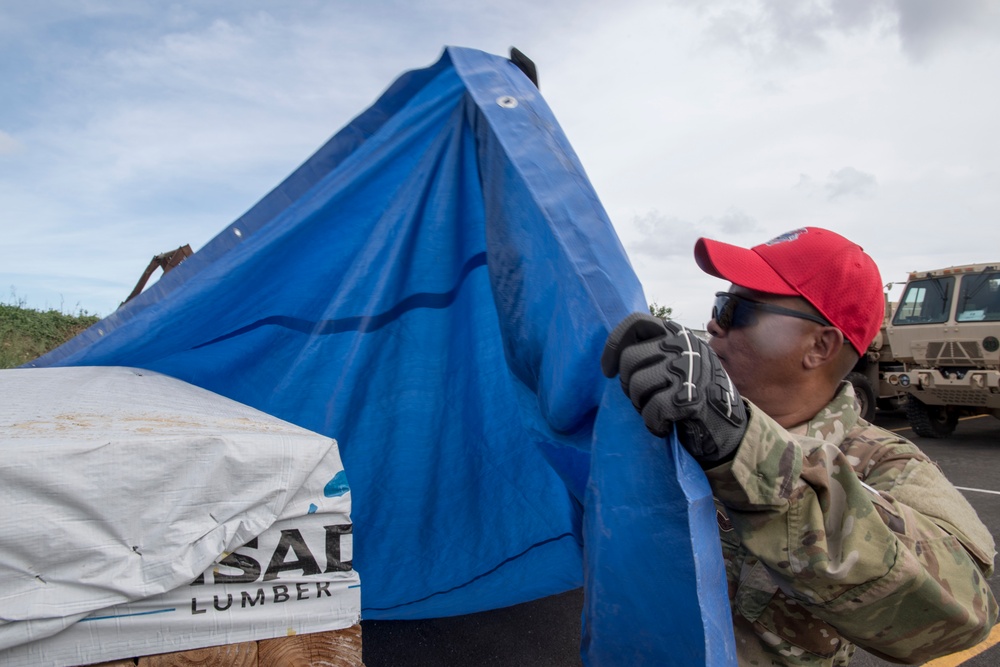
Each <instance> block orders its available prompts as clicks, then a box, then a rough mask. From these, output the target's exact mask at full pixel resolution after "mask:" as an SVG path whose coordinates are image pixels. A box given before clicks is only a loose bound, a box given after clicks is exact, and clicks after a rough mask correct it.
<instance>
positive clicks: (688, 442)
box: [601, 313, 747, 463]
mask: <svg viewBox="0 0 1000 667" xmlns="http://www.w3.org/2000/svg"><path fill="white" fill-rule="evenodd" d="M601 370H602V371H603V372H604V375H605V376H606V377H609V378H611V377H614V376H615V375H617V374H619V373H620V374H621V383H622V390H624V392H625V395H626V396H628V397H629V398H630V399H631V400H632V405H634V406H635V409H636V410H638V411H639V412H640V414H642V419H643V421H644V422H645V423H646V428H647V429H649V430H650V431H651V432H652V433H653V435H656V436H659V437H666V436H667V435H669V434H670V430H671V428H673V426H674V424H676V425H677V438H678V439H679V440H680V442H681V444H682V445H684V448H685V449H687V450H688V451H689V452H691V455H692V456H694V457H695V459H697V460H698V461H700V462H703V463H713V462H718V461H722V460H725V459H727V458H729V457H730V455H732V454H733V453H734V452H735V451H736V447H737V445H739V443H740V440H742V439H743V434H744V433H745V432H746V430H747V410H746V407H745V406H744V405H743V401H742V400H741V399H740V395H739V393H738V392H737V391H736V387H734V386H733V383H732V380H730V379H729V375H727V374H726V371H725V370H723V368H722V364H721V363H720V361H719V358H718V357H717V356H716V355H715V352H713V351H712V349H711V348H710V347H709V346H708V344H707V343H706V342H705V341H703V340H701V339H700V338H698V337H697V336H695V335H694V334H693V333H691V331H690V330H688V329H685V328H684V327H682V326H680V325H678V324H676V323H674V322H664V321H663V320H661V319H659V318H657V317H653V316H652V315H647V314H645V313H633V314H631V315H629V316H628V317H626V318H625V319H624V320H622V322H621V324H619V325H618V326H617V327H615V330H614V331H612V332H611V335H610V336H608V341H607V343H606V344H605V346H604V354H603V355H601Z"/></svg>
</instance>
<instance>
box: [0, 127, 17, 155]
mask: <svg viewBox="0 0 1000 667" xmlns="http://www.w3.org/2000/svg"><path fill="white" fill-rule="evenodd" d="M20 149H21V144H20V143H19V142H18V141H17V139H15V138H14V137H12V136H10V135H9V134H7V133H6V132H4V131H3V130H0V155H4V154H6V153H13V152H15V151H18V150H20Z"/></svg>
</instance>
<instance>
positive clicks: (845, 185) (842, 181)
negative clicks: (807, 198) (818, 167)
mask: <svg viewBox="0 0 1000 667" xmlns="http://www.w3.org/2000/svg"><path fill="white" fill-rule="evenodd" d="M875 187H876V182H875V177H874V176H872V175H871V174H866V173H865V172H863V171H858V170H857V169H855V168H854V167H844V168H843V169H838V170H837V171H831V172H830V175H829V176H828V177H827V179H826V185H825V189H826V196H827V199H837V198H839V197H846V196H854V197H866V196H869V195H871V194H872V193H873V192H874V191H875Z"/></svg>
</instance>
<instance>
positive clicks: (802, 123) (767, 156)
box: [0, 0, 1000, 328]
mask: <svg viewBox="0 0 1000 667" xmlns="http://www.w3.org/2000/svg"><path fill="white" fill-rule="evenodd" d="M445 45H456V46H467V47H474V48H478V49H481V50H483V51H487V52H490V53H495V54H500V55H506V54H507V53H508V50H509V47H510V46H512V45H513V46H517V47H518V48H519V49H521V50H522V51H524V52H525V53H527V54H528V55H529V56H530V57H531V58H532V59H533V60H534V61H535V62H536V64H537V65H538V68H539V79H540V84H541V91H542V94H543V96H544V97H545V99H546V100H547V101H548V103H549V105H550V106H551V107H552V109H553V111H554V112H555V114H556V117H557V118H558V119H559V121H560V123H561V125H562V127H563V129H564V131H565V132H566V134H567V136H568V137H569V140H570V142H571V143H572V144H573V146H574V148H575V149H576V151H577V153H578V154H579V155H580V158H581V160H582V162H583V165H584V167H585V168H586V169H587V172H588V174H589V176H590V178H591V181H592V183H593V185H594V187H595V189H596V191H597V193H598V195H599V196H600V198H601V201H602V202H603V203H604V206H605V208H606V209H607V211H608V213H609V215H610V217H611V219H612V221H613V222H614V224H615V227H616V229H617V231H618V234H619V236H620V237H621V239H622V242H623V244H624V245H625V247H626V249H627V250H628V251H629V256H630V258H631V260H632V263H633V266H634V267H635V269H636V272H637V274H638V275H639V278H640V279H641V280H642V282H643V285H644V287H645V291H646V296H647V299H649V300H650V301H656V302H658V303H660V304H663V305H667V306H670V307H672V308H673V309H674V314H675V316H676V317H677V319H679V320H680V321H681V322H683V323H684V324H687V325H689V326H692V327H699V328H700V327H702V326H703V325H704V323H705V320H706V319H707V317H708V311H709V309H710V303H711V295H712V293H713V292H715V291H717V290H719V289H724V288H725V284H724V283H722V282H721V281H718V280H716V279H713V278H709V277H707V276H705V275H703V274H701V273H700V271H699V270H698V268H697V267H696V265H695V264H694V261H693V259H692V257H691V250H692V247H693V244H694V241H695V239H697V238H698V237H699V236H709V237H712V238H718V239H721V240H725V241H728V242H731V243H736V244H740V245H754V244H757V243H760V242H762V241H765V240H767V239H768V238H771V237H773V236H776V235H777V234H780V233H782V232H784V231H787V230H790V229H794V228H796V227H800V226H804V225H818V226H823V227H828V228H830V229H833V230H835V231H838V232H840V233H841V234H844V235H845V236H848V237H849V238H852V239H853V240H855V241H857V242H858V243H860V244H861V245H863V246H864V247H865V248H866V250H868V251H869V253H870V254H871V255H872V256H873V257H874V258H875V260H876V262H878V264H879V266H880V268H881V270H882V274H883V278H884V280H885V281H886V282H889V281H898V280H903V279H905V277H906V273H907V272H908V271H910V270H914V269H920V268H925V269H926V268H940V267H942V266H948V265H952V264H959V263H970V262H986V261H994V260H1000V224H998V217H1000V187H998V185H1000V132H998V129H997V124H998V119H1000V86H998V84H997V71H1000V2H997V1H995V0H673V1H665V0H649V1H642V0H617V1H616V2H604V1H599V0H577V1H575V2H569V1H567V2H560V3H556V2H549V3H539V2H537V0H531V1H524V0H506V1H505V2H476V1H475V0H426V1H424V2H419V3H414V2H402V1H401V0H366V1H364V2H359V1H358V0H296V2H292V3H278V2H264V1H262V0H222V1H219V2H212V3H201V2H199V3H195V2H176V3H170V2H153V1H151V0H133V1H130V2H112V1H110V0H107V1H106V0H39V1H38V2H32V3H29V2H13V1H11V2H6V1H2V0H0V80H2V82H3V93H2V101H0V302H5V303H11V302H19V303H24V304H26V305H28V306H30V307H33V308H40V309H45V308H56V309H60V310H64V311H66V312H73V313H75V312H78V311H80V310H85V311H87V312H90V313H96V314H100V315H107V314H109V313H110V312H111V311H112V310H114V308H115V307H116V306H117V305H118V303H119V302H120V301H121V300H122V299H123V298H124V297H125V296H126V295H127V294H128V292H129V291H130V290H131V288H132V286H133V285H134V283H135V281H136V280H137V279H138V277H139V275H140V273H141V272H142V270H143V269H144V268H145V266H146V264H147V262H148V261H149V258H150V257H152V256H153V255H155V254H157V253H159V252H163V251H166V250H170V249H172V248H176V247H177V246H179V245H182V244H184V243H190V244H191V246H192V247H193V248H195V249H196V250H197V249H198V248H200V247H201V246H202V245H204V244H205V243H206V242H207V241H208V240H209V239H211V238H212V237H213V236H214V235H215V234H216V233H218V232H219V231H220V230H221V229H222V228H223V227H225V226H226V225H228V224H229V223H230V222H232V221H233V220H234V219H235V218H237V217H238V216H239V215H240V214H242V213H243V212H244V211H246V210H247V209H248V208H250V207H251V206H252V205H253V204H254V203H255V202H256V201H257V200H258V199H259V198H260V197H262V196H263V195H264V194H266V193H267V192H268V191H269V190H270V189H271V188H272V187H273V186H275V185H276V184H277V183H279V182H280V181H281V180H282V179H283V178H284V177H285V176H287V175H288V174H289V173H290V172H291V171H292V170H293V169H295V168H296V167H297V166H298V165H299V164H301V163H302V162H303V161H304V160H305V159H306V158H307V157H308V156H309V155H310V154H311V153H312V152H313V151H314V150H315V149H316V148H318V147H319V146H320V145H322V144H323V143H324V142H325V141H326V140H327V139H328V138H329V137H330V136H331V135H332V134H334V133H335V132H336V131H337V130H339V129H340V128H341V127H342V126H343V125H344V124H346V123H347V122H348V121H349V120H350V119H351V118H353V117H354V116H355V115H357V114H358V113H359V112H361V111H362V110H363V109H364V108H366V107H367V106H368V105H369V104H371V103H372V102H373V101H374V100H375V99H376V98H377V97H378V95H379V94H380V93H381V92H382V91H383V90H384V89H385V88H386V86H388V85H389V83H391V82H392V81H393V80H394V79H395V78H396V77H397V76H398V75H399V74H401V73H402V72H404V71H406V70H410V69H416V68H420V67H425V66H427V65H430V64H431V63H433V62H434V61H436V60H437V59H438V57H439V56H440V53H441V50H442V48H443V47H444V46H445Z"/></svg>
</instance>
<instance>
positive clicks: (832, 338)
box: [802, 327, 846, 369]
mask: <svg viewBox="0 0 1000 667" xmlns="http://www.w3.org/2000/svg"><path fill="white" fill-rule="evenodd" d="M810 343H811V344H810V346H809V348H808V349H807V350H806V352H805V355H803V358H802V365H803V366H805V367H806V368H808V369H814V368H820V367H822V366H826V365H827V364H837V363H838V362H839V359H840V351H841V350H843V349H844V345H845V344H846V342H845V341H844V333H843V332H842V331H841V330H840V329H837V328H835V327H819V328H817V329H816V331H814V332H813V334H812V336H811V338H810Z"/></svg>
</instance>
